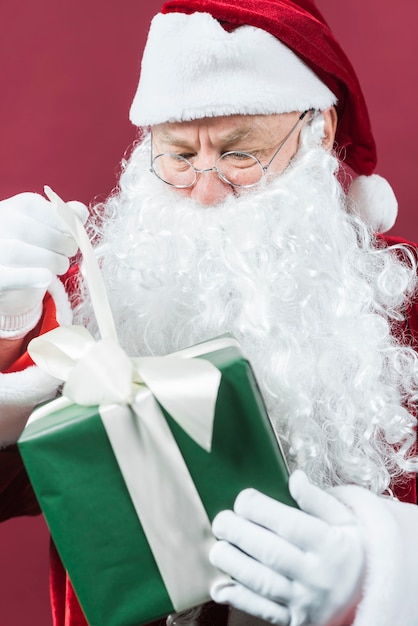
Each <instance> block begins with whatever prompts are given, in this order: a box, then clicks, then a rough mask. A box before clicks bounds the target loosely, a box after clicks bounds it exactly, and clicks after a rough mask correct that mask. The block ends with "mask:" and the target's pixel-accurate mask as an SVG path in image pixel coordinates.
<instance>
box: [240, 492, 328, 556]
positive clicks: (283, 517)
mask: <svg viewBox="0 0 418 626" xmlns="http://www.w3.org/2000/svg"><path fill="white" fill-rule="evenodd" d="M234 511H235V512H236V513H237V514H238V515H239V516H241V517H244V518H245V519H247V520H249V521H251V522H254V523H255V524H258V525H260V526H263V527H264V528H268V529H269V530H271V531H272V532H273V533H276V535H279V536H280V537H282V538H283V539H285V540H286V541H288V542H290V543H291V544H293V545H294V546H297V547H299V548H301V549H302V550H309V549H311V548H312V546H317V545H318V544H319V543H320V542H322V541H323V540H324V538H326V536H327V535H328V533H329V526H328V524H326V523H324V522H323V521H322V520H321V519H318V518H317V517H314V516H312V515H308V514H307V513H305V512H304V511H302V510H299V509H297V508H295V507H292V506H288V505H287V504H283V503H282V502H279V501H278V500H275V499H273V498H270V497H269V496H266V495H265V494H262V493H260V492H259V491H257V490H255V489H244V490H243V491H241V492H240V493H239V494H238V496H237V498H236V500H235V504H234Z"/></svg>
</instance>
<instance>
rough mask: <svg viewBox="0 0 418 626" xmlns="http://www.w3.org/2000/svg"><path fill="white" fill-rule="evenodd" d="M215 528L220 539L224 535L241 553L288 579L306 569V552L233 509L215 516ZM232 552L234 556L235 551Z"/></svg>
mask: <svg viewBox="0 0 418 626" xmlns="http://www.w3.org/2000/svg"><path fill="white" fill-rule="evenodd" d="M212 530H213V533H214V534H215V536H216V537H217V538H218V539H224V540H225V541H227V542H229V544H233V545H234V546H236V547H237V548H239V550H240V551H241V552H240V553H239V554H243V553H245V554H246V555H249V556H250V557H252V558H253V559H255V560H256V561H258V562H259V563H262V564H263V565H265V566H266V567H268V568H270V569H272V570H273V571H274V572H276V573H277V574H280V575H283V576H286V578H287V579H290V580H294V579H298V578H299V577H300V573H301V572H303V571H304V570H305V569H306V567H305V561H306V553H305V552H303V551H302V550H300V549H299V548H298V547H296V546H294V545H293V544H291V543H289V542H288V541H286V540H285V539H283V538H282V537H280V536H279V535H277V534H276V533H274V532H272V531H270V530H268V529H266V528H263V527H262V526H259V525H258V524H255V523H253V522H251V521H249V520H247V519H245V518H243V517H240V516H239V515H236V514H235V513H233V512H232V511H221V513H219V514H218V515H217V516H216V517H215V519H214V520H213V523H212ZM220 545H222V544H220ZM218 550H220V548H218ZM229 554H230V555H231V557H232V556H233V554H234V553H232V552H230V553H229ZM227 573H228V574H229V573H230V572H229V571H228V572H227ZM239 580H240V582H243V583H244V581H243V580H241V579H239ZM245 584H246V583H245Z"/></svg>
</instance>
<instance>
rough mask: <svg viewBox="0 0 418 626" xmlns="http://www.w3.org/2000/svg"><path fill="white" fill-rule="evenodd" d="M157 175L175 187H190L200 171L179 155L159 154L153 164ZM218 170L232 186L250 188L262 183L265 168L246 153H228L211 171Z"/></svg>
mask: <svg viewBox="0 0 418 626" xmlns="http://www.w3.org/2000/svg"><path fill="white" fill-rule="evenodd" d="M152 167H153V170H154V172H155V174H156V175H157V176H158V178H160V179H161V180H163V181H164V182H166V183H168V184H169V185H172V186H174V187H180V188H181V187H190V186H191V185H193V184H194V182H195V180H196V176H197V173H199V170H195V169H194V167H193V166H192V164H191V163H190V162H189V161H188V160H187V159H185V158H184V157H182V156H180V155H178V154H172V153H165V154H159V155H158V156H156V157H155V159H154V160H153V162H152ZM212 169H213V170H216V171H217V172H218V174H219V176H220V177H221V178H223V180H225V181H226V182H227V183H230V184H231V185H235V186H238V187H249V186H252V185H256V184H257V183H259V182H260V180H261V178H262V176H263V167H262V165H261V163H260V162H259V161H258V159H257V158H256V157H255V156H253V155H251V154H247V153H245V152H226V153H225V154H223V155H221V156H220V157H219V159H218V160H217V162H216V166H215V167H214V168H210V169H209V170H204V171H211V170H212Z"/></svg>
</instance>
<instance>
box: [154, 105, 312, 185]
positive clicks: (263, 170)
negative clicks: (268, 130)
mask: <svg viewBox="0 0 418 626" xmlns="http://www.w3.org/2000/svg"><path fill="white" fill-rule="evenodd" d="M310 111H313V109H306V111H303V113H301V114H300V116H299V117H298V119H297V121H296V122H295V124H293V126H292V128H291V129H290V130H289V132H288V133H287V135H286V136H285V137H284V139H282V141H281V142H280V144H279V147H278V148H277V150H276V151H275V153H274V154H273V156H272V157H271V159H270V161H269V162H268V163H267V164H266V165H263V164H262V163H261V161H260V160H259V159H258V158H257V157H256V156H255V155H254V154H251V152H243V151H242V150H230V151H229V152H224V153H223V154H221V155H220V156H219V157H218V159H217V161H216V164H215V165H214V166H213V167H208V168H205V169H203V170H198V169H197V168H196V167H195V166H194V165H193V163H191V162H190V161H189V159H186V158H185V157H183V156H181V154H176V153H175V152H161V153H160V154H157V155H156V156H155V157H153V156H152V135H151V166H150V170H149V171H150V172H152V173H153V174H155V176H156V177H157V178H158V179H159V180H161V181H162V182H163V183H165V184H166V185H169V186H170V187H174V188H175V189H189V188H190V187H193V185H195V184H196V182H197V177H198V174H207V173H209V172H216V173H217V174H218V176H219V178H220V179H221V180H222V181H223V182H225V183H226V184H227V185H231V186H232V187H238V188H240V189H249V188H251V187H256V186H257V185H259V184H260V183H261V181H262V180H263V178H264V176H265V175H266V173H267V170H268V168H269V167H270V165H271V164H272V162H273V161H274V159H275V158H276V156H277V155H278V154H279V152H280V150H281V149H282V148H283V147H284V146H285V144H286V143H287V141H288V139H290V137H291V136H292V135H293V133H294V131H295V130H296V128H297V127H298V126H299V124H300V123H301V122H302V120H303V119H304V118H305V117H306V115H307V114H308V113H309V112H310ZM229 154H240V155H244V156H249V157H251V158H252V159H254V160H255V161H256V162H257V163H258V165H259V166H260V168H261V176H260V180H258V181H257V182H256V183H251V184H249V185H239V184H237V183H232V182H231V181H230V180H228V179H227V178H225V176H224V175H223V174H222V172H221V171H220V170H219V169H218V166H217V164H218V162H219V161H220V160H221V159H223V158H224V157H226V156H228V155H229ZM162 156H175V157H177V158H180V159H183V161H186V163H188V164H189V165H190V167H191V169H192V170H193V172H194V180H193V182H191V183H189V184H188V185H175V184H174V183H169V182H168V181H167V180H164V178H161V176H159V175H158V173H157V172H156V171H155V169H154V165H153V164H154V162H155V161H156V159H158V158H160V157H162Z"/></svg>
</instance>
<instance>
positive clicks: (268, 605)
mask: <svg viewBox="0 0 418 626" xmlns="http://www.w3.org/2000/svg"><path fill="white" fill-rule="evenodd" d="M210 595H211V597H212V600H213V601H214V602H218V603H219V604H229V605H231V606H233V607H234V608H236V609H238V610H240V611H244V612H245V613H248V614H249V615H254V616H255V617H259V618H260V619H263V620H266V621H267V622H269V623H270V624H276V626H289V624H290V619H291V616H290V611H289V609H288V607H287V606H285V605H283V604H279V603H276V602H273V601H272V600H269V599H267V598H263V597H262V596H260V595H258V594H257V593H254V592H253V591H251V589H248V588H246V587H244V586H243V585H240V584H239V583H237V582H235V581H231V582H230V583H224V582H222V583H216V582H215V583H214V584H213V585H212V587H211V589H210Z"/></svg>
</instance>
